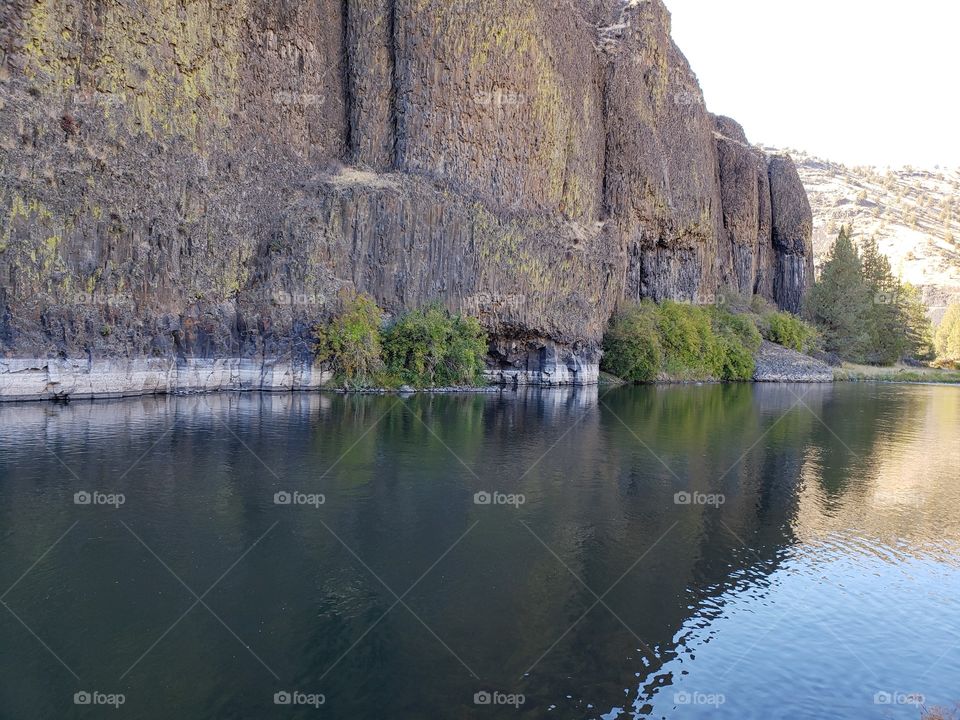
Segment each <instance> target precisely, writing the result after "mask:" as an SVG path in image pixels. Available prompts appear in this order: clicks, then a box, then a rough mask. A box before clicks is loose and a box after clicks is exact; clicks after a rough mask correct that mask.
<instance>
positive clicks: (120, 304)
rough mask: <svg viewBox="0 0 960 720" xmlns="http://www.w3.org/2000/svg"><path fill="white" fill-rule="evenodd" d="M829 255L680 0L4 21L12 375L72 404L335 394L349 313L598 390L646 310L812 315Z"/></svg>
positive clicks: (0, 221) (78, 6)
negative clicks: (188, 392) (716, 101)
mask: <svg viewBox="0 0 960 720" xmlns="http://www.w3.org/2000/svg"><path fill="white" fill-rule="evenodd" d="M811 229H812V218H811V214H810V207H809V203H808V202H807V200H806V195H805V194H804V192H803V187H802V185H801V184H800V180H799V176H798V175H797V173H796V169H795V168H794V166H793V163H792V161H791V160H790V159H789V158H788V157H786V156H770V155H767V154H765V153H763V152H762V151H760V150H758V149H757V148H755V147H753V146H751V145H750V144H749V143H748V142H747V138H746V135H745V133H744V132H743V129H742V128H740V126H739V125H737V124H736V123H735V122H734V121H732V120H730V119H728V118H719V117H715V116H713V115H711V114H710V113H709V112H708V111H707V109H706V108H705V106H704V103H703V96H702V93H701V91H700V88H699V85H698V83H697V79H696V76H695V75H694V73H693V71H692V70H691V68H690V66H689V64H688V63H687V61H686V59H685V58H684V57H683V55H682V53H681V52H680V51H679V49H678V48H677V47H676V46H675V44H674V43H673V41H672V39H671V37H670V16H669V13H668V12H667V10H666V8H665V7H664V5H663V3H662V2H661V0H649V1H647V2H640V3H638V2H634V1H633V0H629V1H628V0H556V1H555V2H550V3H530V2H528V1H527V0H488V2H485V3H481V4H473V5H471V8H470V9H469V10H468V11H464V10H463V9H462V8H456V7H454V6H453V5H451V4H450V3H449V2H448V0H417V2H416V3H414V2H412V0H318V1H317V2H313V3H303V2H283V3H275V2H267V0H247V1H246V2H242V3H235V2H227V1H226V0H213V1H212V2H209V3H199V4H191V5H189V6H186V7H184V6H181V5H178V4H170V3H163V2H160V1H159V0H142V1H141V2H138V3H121V4H117V3H114V2H112V1H111V0H90V2H87V3H74V2H70V1H69V0H44V1H43V2H41V1H40V0H14V1H13V2H8V3H5V4H4V5H3V7H2V8H0V358H3V359H4V362H5V363H7V366H11V363H14V364H15V363H16V362H17V360H18V359H19V360H21V361H22V362H24V363H26V364H27V365H37V364H43V363H47V370H45V371H42V372H47V373H49V372H51V371H50V369H49V368H51V367H52V368H54V370H53V372H54V377H55V378H57V377H58V378H61V380H54V381H53V382H60V383H61V384H62V385H63V386H64V387H65V386H66V385H67V384H69V383H66V382H65V381H64V380H63V378H65V377H67V376H68V375H70V372H68V369H69V368H81V369H82V368H83V367H93V366H95V367H110V366H111V363H112V364H115V367H117V368H125V367H129V368H134V367H137V368H139V367H143V368H147V367H155V368H190V367H193V366H197V367H205V366H206V365H208V364H212V365H213V366H217V363H219V364H220V365H219V366H220V367H222V368H230V369H229V370H226V369H224V370H223V371H222V372H223V373H226V376H228V377H230V378H233V377H237V378H239V379H238V380H237V381H236V382H239V383H240V384H241V385H243V383H249V384H257V383H260V384H261V385H262V386H263V387H264V388H265V389H269V388H270V387H272V386H273V385H274V384H277V385H278V386H285V383H287V379H282V380H281V379H275V377H282V378H290V380H289V382H290V385H291V387H293V386H294V385H295V384H296V383H305V384H306V385H307V386H311V385H312V384H313V383H314V382H315V381H317V380H318V379H319V378H320V377H322V375H323V372H324V371H323V369H322V368H321V369H319V370H316V369H314V360H313V344H312V338H313V328H314V326H315V325H316V324H317V323H318V322H322V321H323V320H324V319H325V318H327V317H328V316H329V315H330V313H331V312H332V311H333V309H334V308H335V305H336V298H337V295H338V292H339V291H340V290H341V289H343V288H351V289H355V290H357V291H361V292H367V293H370V294H371V295H373V296H374V297H375V299H376V300H377V302H378V303H379V304H380V305H381V306H382V307H383V308H384V309H385V310H387V312H388V313H390V314H394V315H395V314H397V313H399V312H401V311H403V310H404V309H409V308H413V307H417V306H420V305H423V304H425V303H427V302H431V301H435V300H439V301H441V302H443V303H445V304H446V305H447V306H448V307H449V308H450V309H451V310H453V311H457V312H464V313H469V314H471V315H475V316H477V317H479V318H480V319H481V322H482V323H483V324H484V326H485V327H486V329H487V330H488V332H489V333H490V337H491V348H490V351H491V352H490V363H489V376H490V377H491V378H494V379H497V380H498V381H501V382H505V383H508V384H524V383H546V384H590V383H594V382H596V380H597V377H598V363H599V359H600V342H601V338H602V335H603V330H604V327H605V325H606V322H607V320H608V319H609V317H610V315H611V314H612V313H613V312H614V310H615V309H616V307H617V305H618V304H619V303H622V302H624V301H626V300H631V299H638V298H642V297H651V298H655V299H658V300H663V299H668V298H670V299H676V300H683V301H688V302H699V303H706V302H712V301H713V300H714V299H715V298H716V293H717V292H718V291H720V290H722V289H725V288H735V289H737V290H738V291H739V292H755V293H759V294H761V295H763V296H765V297H767V298H769V299H771V300H773V301H776V302H777V303H778V305H780V307H783V308H787V309H790V310H794V311H795V310H797V309H798V308H799V305H800V302H801V300H802V297H803V293H804V291H805V290H806V288H807V287H808V286H809V284H810V282H811V280H812V250H811V245H810V234H811ZM33 358H50V360H42V361H36V360H34V359H33ZM278 368H285V369H283V370H277V369H278ZM306 368H309V372H308V371H307V370H306ZM266 369H269V370H266ZM37 372H40V373H41V374H42V372H41V371H39V370H38V371H37ZM126 372H127V371H125V370H119V371H118V373H117V374H113V373H111V372H110V371H105V372H103V373H95V375H96V378H97V379H96V380H95V381H94V380H92V379H83V371H82V370H77V371H76V376H77V380H76V383H79V384H77V385H76V387H77V388H78V390H77V391H76V392H77V393H81V394H82V393H84V392H87V391H88V390H89V389H90V388H89V387H87V386H85V385H84V383H87V382H96V383H98V385H97V387H99V388H101V389H102V390H103V391H104V392H108V391H109V387H107V385H108V384H109V382H110V380H109V378H111V377H113V378H114V380H115V381H116V382H117V383H119V384H118V385H117V387H116V388H115V390H116V391H117V392H123V391H124V390H123V389H124V388H125V387H126V386H125V385H123V382H125V381H122V380H121V378H123V377H126V375H125V373H126ZM129 372H130V375H129V377H137V378H139V377H140V375H139V374H138V373H140V372H141V371H140V370H136V371H134V370H130V371H129ZM143 372H147V371H146V370H144V371H143ZM153 372H154V371H152V370H151V371H149V372H147V375H146V376H144V379H143V382H146V383H148V384H149V383H153V382H155V381H156V382H158V383H160V382H161V380H159V379H157V378H156V376H155V374H151V373H153ZM156 372H158V373H159V372H161V371H160V370H156ZM165 372H166V375H164V377H166V378H169V377H170V371H169V370H168V371H165ZM186 372H187V376H184V377H185V378H187V377H189V376H190V374H191V373H192V371H191V370H188V371H186ZM219 372H221V371H219V370H218V371H216V373H214V375H216V374H217V373H219ZM278 372H279V375H276V373H278ZM262 373H266V375H264V376H263V378H264V379H260V378H261V374H262ZM88 375H89V373H88ZM24 377H26V376H25V375H23V374H22V373H21V371H19V370H18V371H17V372H9V371H8V372H0V396H10V395H14V394H15V393H14V392H13V391H12V390H10V391H8V390H9V388H14V389H15V388H16V387H19V385H18V383H20V382H21V381H23V379H24ZM179 377H180V371H179V370H177V372H176V378H177V379H175V380H174V381H173V382H174V385H175V386H176V385H177V384H178V383H180V382H181V380H180V379H179ZM30 382H33V380H31V381H30ZM37 382H39V380H37ZM44 382H47V381H44ZM131 382H132V384H133V385H134V386H136V385H137V383H139V382H140V380H133V381H131ZM163 382H168V383H169V382H171V381H170V380H169V379H168V380H165V381H163ZM224 382H226V383H227V384H231V383H233V382H234V380H229V382H227V381H225V380H224V381H221V380H217V379H213V380H209V381H208V380H206V379H204V380H193V379H184V380H183V383H184V384H185V385H186V386H192V384H193V383H198V384H199V386H206V385H210V386H211V387H212V388H219V387H221V385H222V384H223V383H224ZM10 383H12V385H9V384H10ZM28 384H29V383H28ZM44 387H46V385H44Z"/></svg>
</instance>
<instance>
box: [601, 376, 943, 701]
mask: <svg viewBox="0 0 960 720" xmlns="http://www.w3.org/2000/svg"><path fill="white" fill-rule="evenodd" d="M917 392H918V391H917V389H915V388H909V389H901V388H898V389H895V390H892V391H891V393H894V394H900V395H905V396H912V395H914V394H916V393H917ZM919 394H920V395H922V396H923V401H924V406H923V411H922V412H921V413H919V414H915V415H912V416H910V417H902V416H898V415H897V414H896V413H895V412H890V413H889V414H886V415H884V414H881V415H880V416H879V417H877V418H874V419H873V420H874V421H875V423H876V426H877V429H878V430H879V431H880V432H881V433H882V438H881V440H880V441H879V442H877V443H876V444H875V445H874V446H873V447H872V448H870V452H869V454H868V455H866V456H865V454H864V451H863V448H862V447H859V446H858V448H857V450H854V449H853V448H850V447H845V448H844V450H845V451H846V453H847V457H846V458H841V459H839V460H837V459H834V460H833V462H834V463H836V465H837V466H838V467H830V466H829V465H827V461H825V460H824V457H823V453H821V452H820V451H819V449H816V448H812V449H810V451H808V454H807V457H806V462H805V465H804V468H803V471H802V474H801V483H800V486H799V503H798V507H797V512H796V517H795V519H794V521H793V523H792V529H793V534H794V535H795V536H796V538H797V539H798V541H799V543H798V544H796V545H794V546H791V547H789V548H788V549H787V550H786V551H785V553H784V555H785V557H784V559H783V560H782V562H781V563H780V564H779V567H778V568H777V569H776V570H775V571H774V572H773V573H772V574H769V575H765V574H764V572H756V577H755V578H751V577H749V576H750V574H751V571H750V569H747V570H741V571H738V572H735V573H732V574H731V576H730V580H731V582H733V583H734V587H733V588H732V589H729V590H726V591H724V592H723V593H722V594H720V595H719V596H717V597H715V598H709V597H708V598H707V599H706V600H705V601H703V602H702V603H701V604H700V606H699V607H698V608H697V611H696V614H695V615H694V616H693V617H691V618H690V619H688V620H687V621H686V622H685V623H684V625H683V627H682V628H681V630H680V631H679V632H678V633H677V634H676V636H675V637H674V643H675V646H676V648H677V649H678V651H679V656H678V657H677V658H675V659H674V660H672V661H670V662H668V663H667V664H666V665H665V666H664V667H663V668H662V669H660V670H659V671H658V672H657V675H656V680H655V681H653V682H647V683H645V684H644V685H642V686H641V687H640V691H639V693H638V694H637V695H636V696H635V697H634V698H633V702H632V703H631V704H629V705H627V706H625V707H622V708H615V709H614V710H612V711H611V712H610V713H608V714H606V715H603V716H602V717H603V718H615V717H626V716H629V715H633V714H634V713H638V712H639V713H643V715H644V716H647V715H650V716H654V717H660V716H662V717H669V718H686V717H708V716H714V717H715V716H718V715H722V716H724V717H731V718H738V719H742V718H752V717H757V718H769V717H778V716H782V717H844V718H845V717H850V718H859V717H877V718H917V717H919V715H920V706H919V705H918V702H919V701H920V700H921V699H923V701H924V703H925V705H926V707H932V706H936V705H940V706H945V707H953V706H954V704H955V703H957V702H958V701H960V682H958V679H960V513H958V512H957V509H958V508H960V398H958V395H960V393H957V392H956V391H955V389H953V388H949V389H933V390H923V389H920V390H919ZM856 421H857V419H856V418H839V419H837V420H834V422H833V423H831V428H830V430H833V427H834V426H835V427H836V428H837V430H836V432H837V434H838V436H839V437H837V438H836V439H837V442H838V443H839V444H840V445H841V446H843V445H844V442H843V435H842V432H843V427H844V425H845V424H846V423H847V422H856ZM863 421H864V420H863V419H862V418H861V419H860V422H863ZM837 473H841V474H843V473H846V474H847V475H848V476H849V477H848V478H847V479H848V481H849V484H848V485H846V486H845V487H844V489H843V492H836V491H834V492H831V489H830V488H829V487H827V488H825V487H824V484H823V482H822V480H823V478H824V475H825V474H826V475H830V474H834V475H836V474H837ZM758 566H760V563H759V562H758ZM738 575H739V576H741V579H744V580H746V584H743V583H740V582H738V578H737V576H738ZM661 683H662V685H661Z"/></svg>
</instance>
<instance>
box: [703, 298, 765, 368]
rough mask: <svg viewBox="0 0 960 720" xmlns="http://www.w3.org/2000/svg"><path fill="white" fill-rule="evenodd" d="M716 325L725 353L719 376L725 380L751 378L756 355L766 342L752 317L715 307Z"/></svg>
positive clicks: (714, 320) (714, 318)
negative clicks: (761, 345)
mask: <svg viewBox="0 0 960 720" xmlns="http://www.w3.org/2000/svg"><path fill="white" fill-rule="evenodd" d="M713 327H714V332H715V333H716V334H717V338H718V341H719V344H720V349H721V353H722V357H723V361H722V368H721V373H720V377H722V378H723V379H724V380H750V379H751V378H752V377H753V372H754V370H755V369H756V363H755V362H754V355H755V354H756V352H757V350H759V349H760V343H762V342H763V338H762V337H761V336H760V331H759V330H757V326H756V325H755V324H754V322H753V320H751V319H750V318H749V317H747V316H744V315H734V314H733V313H730V312H727V311H725V310H715V311H714V313H713Z"/></svg>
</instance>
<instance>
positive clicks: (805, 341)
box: [763, 312, 817, 352]
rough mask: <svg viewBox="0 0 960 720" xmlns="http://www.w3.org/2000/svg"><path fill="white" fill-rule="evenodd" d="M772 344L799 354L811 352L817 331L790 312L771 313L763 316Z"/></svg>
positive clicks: (767, 334) (768, 337)
mask: <svg viewBox="0 0 960 720" xmlns="http://www.w3.org/2000/svg"><path fill="white" fill-rule="evenodd" d="M763 320H764V326H765V328H766V329H767V332H766V333H765V335H766V338H767V339H768V340H769V341H770V342H775V343H777V344H778V345H783V346H784V347H788V348H790V349H792V350H796V351H797V352H809V351H810V350H812V349H813V348H814V345H815V341H816V338H817V331H816V330H815V329H814V328H813V327H811V326H810V325H808V324H807V323H805V322H804V321H803V320H801V319H800V318H798V317H797V316H796V315H791V314H790V313H788V312H771V313H767V314H766V315H764V316H763Z"/></svg>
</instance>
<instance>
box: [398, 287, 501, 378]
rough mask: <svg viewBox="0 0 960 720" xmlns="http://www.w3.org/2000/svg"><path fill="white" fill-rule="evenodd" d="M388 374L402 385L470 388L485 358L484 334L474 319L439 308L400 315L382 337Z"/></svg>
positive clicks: (432, 307)
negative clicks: (461, 386) (402, 383)
mask: <svg viewBox="0 0 960 720" xmlns="http://www.w3.org/2000/svg"><path fill="white" fill-rule="evenodd" d="M383 349H384V359H385V361H386V367H387V372H388V373H390V374H391V375H394V376H395V377H398V378H399V379H400V380H401V381H402V382H404V383H407V384H410V385H414V386H417V387H424V386H428V385H473V384H477V383H478V382H479V381H480V378H481V373H482V372H483V368H484V358H485V357H486V354H487V338H486V333H485V332H484V331H483V328H482V327H481V326H480V323H479V322H478V321H477V320H476V319H475V318H469V317H468V318H464V317H460V316H456V317H454V316H452V315H451V314H450V313H449V312H448V311H447V310H446V309H444V308H443V307H442V306H440V305H436V304H435V305H430V306H428V307H426V308H424V309H421V310H414V311H411V312H408V313H406V314H405V315H402V316H401V317H400V318H398V319H397V321H396V322H395V323H394V324H393V325H392V326H390V327H389V328H387V330H386V331H385V332H384V336H383Z"/></svg>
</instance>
